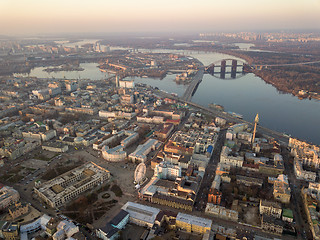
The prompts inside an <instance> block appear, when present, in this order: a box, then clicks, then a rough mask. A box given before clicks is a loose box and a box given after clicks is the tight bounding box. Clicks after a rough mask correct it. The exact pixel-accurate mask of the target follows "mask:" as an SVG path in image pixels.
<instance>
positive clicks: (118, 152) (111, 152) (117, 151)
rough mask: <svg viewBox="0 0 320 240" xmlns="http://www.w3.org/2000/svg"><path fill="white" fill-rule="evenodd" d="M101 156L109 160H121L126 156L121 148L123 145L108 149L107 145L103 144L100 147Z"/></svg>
mask: <svg viewBox="0 0 320 240" xmlns="http://www.w3.org/2000/svg"><path fill="white" fill-rule="evenodd" d="M101 154H102V157H103V158H104V159H105V160H107V161H110V162H121V161H124V160H125V159H126V157H127V153H126V152H125V151H124V150H123V146H121V145H118V146H116V147H114V148H111V149H109V147H108V146H104V147H103V148H102V149H101Z"/></svg>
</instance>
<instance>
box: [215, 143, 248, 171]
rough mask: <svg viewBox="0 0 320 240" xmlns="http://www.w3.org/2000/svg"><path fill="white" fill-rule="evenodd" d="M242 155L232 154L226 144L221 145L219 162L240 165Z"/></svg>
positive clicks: (241, 163) (234, 165)
mask: <svg viewBox="0 0 320 240" xmlns="http://www.w3.org/2000/svg"><path fill="white" fill-rule="evenodd" d="M243 161H244V159H243V157H242V156H239V155H234V154H232V151H231V149H230V148H228V147H227V146H223V147H222V150H221V154H220V162H221V163H223V164H227V165H230V166H233V167H242V165H243Z"/></svg>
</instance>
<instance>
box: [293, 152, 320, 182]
mask: <svg viewBox="0 0 320 240" xmlns="http://www.w3.org/2000/svg"><path fill="white" fill-rule="evenodd" d="M293 167H294V173H295V175H296V178H298V179H303V180H305V181H309V182H314V181H315V180H316V177H317V174H316V173H315V172H311V171H306V170H304V169H303V167H302V161H301V160H300V159H297V158H295V159H294V166H293Z"/></svg>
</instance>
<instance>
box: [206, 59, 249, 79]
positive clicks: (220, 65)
mask: <svg viewBox="0 0 320 240" xmlns="http://www.w3.org/2000/svg"><path fill="white" fill-rule="evenodd" d="M239 63H240V64H239ZM247 66H248V65H247V64H246V63H245V62H243V61H241V60H236V59H223V60H219V61H217V62H214V63H212V64H210V65H209V66H207V67H206V68H205V71H206V72H207V73H209V74H211V75H213V76H215V75H216V74H218V75H220V78H222V79H225V78H226V75H228V74H229V75H230V76H231V78H233V79H234V78H236V77H237V74H243V73H246V72H247V71H246V70H247ZM239 68H240V69H239ZM228 69H229V70H228Z"/></svg>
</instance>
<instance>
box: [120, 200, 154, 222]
mask: <svg viewBox="0 0 320 240" xmlns="http://www.w3.org/2000/svg"><path fill="white" fill-rule="evenodd" d="M122 209H123V210H125V211H126V212H128V213H129V221H130V222H132V223H134V224H137V225H139V226H147V227H149V228H151V227H152V226H153V224H154V222H155V219H156V217H157V215H158V213H159V212H160V210H159V209H158V208H154V207H149V206H146V205H142V204H139V203H134V202H127V203H126V204H125V205H124V206H123V207H122Z"/></svg>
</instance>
